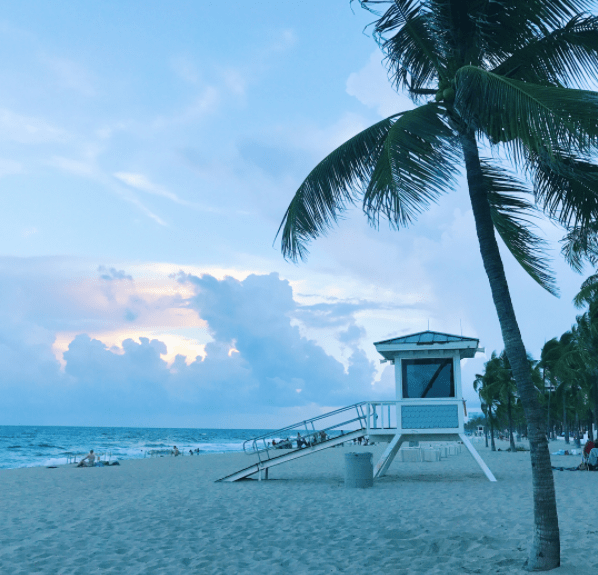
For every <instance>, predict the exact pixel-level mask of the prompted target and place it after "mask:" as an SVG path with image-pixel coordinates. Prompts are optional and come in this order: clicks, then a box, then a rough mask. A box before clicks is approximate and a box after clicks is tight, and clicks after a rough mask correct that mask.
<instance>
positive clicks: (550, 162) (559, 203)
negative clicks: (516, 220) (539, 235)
mask: <svg viewBox="0 0 598 575" xmlns="http://www.w3.org/2000/svg"><path fill="white" fill-rule="evenodd" d="M528 163H529V166H531V168H532V171H533V185H534V195H535V198H536V203H537V204H538V205H539V206H540V207H541V208H542V209H543V210H544V212H545V213H546V214H547V215H548V216H549V217H550V218H552V219H555V220H557V221H558V222H559V223H561V224H562V225H563V226H565V227H566V228H572V227H588V226H591V225H592V224H593V222H594V221H595V220H597V219H598V166H596V165H594V164H592V163H590V162H589V161H587V160H584V159H578V158H575V157H574V156H572V155H570V154H567V153H565V152H562V151H558V152H556V151H554V150H553V153H552V154H549V153H548V152H542V153H539V154H533V153H532V154H530V155H529V157H528Z"/></svg>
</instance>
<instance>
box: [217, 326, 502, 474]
mask: <svg viewBox="0 0 598 575" xmlns="http://www.w3.org/2000/svg"><path fill="white" fill-rule="evenodd" d="M478 344H479V340H477V339H475V338H471V337H463V336H458V335H450V334H446V333H438V332H434V331H424V332H420V333H414V334H411V335H406V336H402V337H396V338H393V339H388V340H384V341H379V342H377V343H375V344H374V345H375V346H376V349H377V350H378V352H379V353H380V354H381V355H382V356H383V357H384V359H383V360H382V361H384V362H386V361H390V362H391V364H393V365H394V366H395V381H396V399H394V400H388V401H362V402H360V403H356V404H354V405H349V406H348V407H343V408H341V409H337V410H335V411H332V412H330V413H325V414H322V415H318V416H317V417H314V418H312V419H309V420H306V421H302V422H299V423H296V424H294V425H290V426H288V427H285V428H283V429H278V430H276V431H272V432H269V433H267V434H264V435H261V436H259V437H256V438H254V439H251V440H248V441H246V442H245V443H244V445H243V449H244V451H245V452H246V453H247V454H248V455H257V458H258V460H257V461H256V462H255V463H253V464H251V465H250V466H249V467H246V468H245V469H241V470H240V471H237V472H236V473H232V474H231V475H228V476H226V477H223V478H222V479H220V480H219V481H238V480H239V479H244V478H246V477H249V476H251V475H254V474H258V477H259V479H260V480H261V479H267V478H268V471H269V469H270V468H271V467H274V466H276V465H280V464H282V463H285V462H287V461H292V460H293V459H296V458H298V457H304V456H306V455H309V454H311V453H315V452H317V451H321V450H323V449H327V448H329V447H334V446H336V445H340V444H343V443H346V442H347V441H350V440H352V439H358V438H361V437H369V439H370V440H373V441H376V442H388V447H387V448H386V450H385V451H384V453H383V455H382V457H381V458H380V460H379V461H378V463H377V464H376V466H375V468H374V477H375V478H377V477H381V476H383V475H384V474H385V473H386V471H387V470H388V468H389V466H390V464H391V463H392V461H393V459H394V458H395V456H396V455H397V453H398V451H399V449H400V447H401V445H402V444H403V443H404V442H405V441H424V442H435V441H442V442H445V441H460V442H463V444H464V445H465V447H466V448H467V449H468V451H469V453H471V455H472V456H473V458H474V459H475V460H476V462H477V463H478V465H479V466H480V467H481V468H482V471H483V472H484V473H485V474H486V477H488V479H489V480H490V481H496V479H495V478H494V475H492V472H491V471H490V469H488V467H487V465H486V464H485V463H484V461H483V460H482V458H481V457H480V456H479V455H478V453H477V451H476V450H475V448H474V447H473V445H472V444H471V443H470V441H469V439H468V438H467V436H466V435H465V432H464V426H463V424H464V415H465V413H464V411H465V402H464V400H463V395H462V392H461V360H462V359H465V358H472V357H474V356H475V354H476V353H477V352H481V351H483V349H480V348H479V347H478ZM295 434H297V438H296V439H295V443H296V448H295V443H294V441H293V438H294V435H295ZM281 437H282V438H285V439H284V440H283V441H281V439H280V438H281ZM289 437H290V438H289Z"/></svg>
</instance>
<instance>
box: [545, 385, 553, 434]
mask: <svg viewBox="0 0 598 575" xmlns="http://www.w3.org/2000/svg"><path fill="white" fill-rule="evenodd" d="M549 385H550V387H549V388H548V408H547V409H546V435H547V436H548V440H549V441H550V439H552V430H551V429H550V398H551V397H552V381H551V382H549Z"/></svg>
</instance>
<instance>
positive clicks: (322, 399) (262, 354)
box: [183, 273, 374, 406]
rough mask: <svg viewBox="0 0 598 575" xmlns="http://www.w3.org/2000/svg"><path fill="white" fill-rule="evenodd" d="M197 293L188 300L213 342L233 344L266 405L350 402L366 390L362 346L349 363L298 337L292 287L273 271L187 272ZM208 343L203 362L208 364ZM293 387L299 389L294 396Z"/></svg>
mask: <svg viewBox="0 0 598 575" xmlns="http://www.w3.org/2000/svg"><path fill="white" fill-rule="evenodd" d="M183 279H184V281H189V282H191V283H192V284H193V285H194V286H195V287H196V290H197V294H196V295H195V296H194V297H193V298H191V299H190V302H189V305H190V306H192V307H193V308H194V309H196V310H197V311H198V313H199V315H200V316H201V317H202V318H203V319H205V320H206V321H207V323H208V326H209V330H210V333H211V334H212V337H213V338H214V340H215V341H214V345H216V346H218V347H219V348H220V349H222V348H226V347H227V346H228V348H229V349H230V347H232V346H233V345H234V348H235V349H236V350H238V352H239V353H238V354H233V355H232V356H231V357H230V358H229V357H228V354H227V361H229V360H231V359H232V358H234V361H235V362H239V363H240V364H242V365H243V366H244V367H245V369H246V370H247V374H248V378H247V384H248V385H249V383H250V382H252V387H255V388H256V393H257V395H258V396H260V397H265V398H267V401H268V402H269V403H270V404H271V405H280V406H290V405H297V404H302V403H305V402H316V403H320V404H322V403H323V404H326V405H331V404H335V405H342V404H344V403H352V402H353V401H357V400H358V399H359V398H363V397H364V394H367V393H368V392H369V391H370V388H371V383H372V379H373V375H374V368H373V365H372V364H371V363H370V362H369V360H367V358H366V357H365V354H364V353H363V352H362V351H359V350H356V351H354V353H353V354H352V356H351V357H350V358H349V367H348V370H347V371H345V369H344V366H343V365H342V364H341V363H340V362H339V361H338V360H336V359H335V358H334V357H332V356H330V355H328V354H326V353H325V352H324V350H323V349H322V348H321V347H320V346H319V345H317V344H316V343H315V342H314V341H312V340H308V339H306V338H305V337H302V336H301V334H300V331H299V328H298V327H297V326H294V325H292V322H291V315H292V314H293V312H294V311H295V310H296V308H297V305H296V303H295V301H294V300H293V295H292V289H291V287H290V285H289V283H288V282H287V281H284V280H281V279H280V278H279V277H278V274H274V273H273V274H270V275H267V276H256V275H250V276H248V277H247V278H246V279H245V280H243V281H238V280H235V279H233V278H225V279H223V280H216V279H215V278H213V277H212V276H201V277H197V276H186V277H184V278H183ZM211 345H212V344H208V345H207V346H206V353H207V356H206V358H205V359H204V361H203V362H202V365H204V364H205V365H207V366H209V365H212V364H213V361H214V360H213V359H212V358H211V354H210V351H211ZM296 389H301V390H302V391H301V394H300V397H297V392H296Z"/></svg>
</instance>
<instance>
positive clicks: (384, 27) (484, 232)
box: [279, 0, 598, 570]
mask: <svg viewBox="0 0 598 575" xmlns="http://www.w3.org/2000/svg"><path fill="white" fill-rule="evenodd" d="M360 4H361V5H362V6H363V7H365V8H366V9H369V10H370V11H372V12H374V13H375V14H376V18H377V19H376V21H375V23H374V28H373V30H374V35H375V38H376V39H377V41H378V42H379V44H380V46H381V47H382V49H383V50H384V52H385V54H386V62H387V64H388V67H389V69H390V72H391V75H392V80H393V82H394V84H395V85H396V87H397V88H401V89H403V88H404V89H407V90H408V92H409V94H410V96H411V97H412V99H413V100H414V101H415V102H416V103H421V105H420V106H419V107H417V108H415V109H414V110H410V111H407V112H400V113H397V114H395V115H393V116H391V117H389V118H386V119H384V120H382V121H380V122H378V123H376V124H374V125H373V126H371V127H370V128H368V129H366V130H364V131H363V132H361V133H359V134H357V135H356V136H354V137H353V138H351V139H350V140H348V141H347V142H346V143H345V144H343V145H341V146H340V147H339V148H338V149H336V150H335V151H333V152H332V153H331V154H330V155H329V156H328V157H326V158H325V159H324V160H323V161H322V162H320V164H318V165H317V166H316V167H315V168H314V170H312V172H311V173H310V174H309V175H308V177H307V178H306V180H305V181H304V182H303V184H302V185H301V186H300V188H299V189H298V190H297V192H296V194H295V196H294V198H293V200H292V201H291V203H290V205H289V207H288V209H287V212H286V214H285V216H284V219H283V221H282V223H281V227H280V229H279V232H281V231H282V246H281V247H282V252H283V254H284V255H285V257H289V258H291V259H293V260H297V259H303V258H304V257H305V256H306V255H307V249H306V245H307V243H308V242H309V241H310V240H311V239H313V238H316V237H317V236H319V235H321V234H323V233H326V232H327V231H328V230H329V229H330V228H331V227H332V226H333V225H334V224H335V223H336V222H337V221H338V219H339V217H340V216H341V215H342V213H343V211H344V210H346V209H347V208H348V207H349V206H350V205H352V204H356V203H361V204H362V207H363V210H364V212H365V213H366V215H367V216H368V218H369V221H370V223H372V224H373V225H375V226H376V225H378V223H379V220H380V217H383V218H386V219H388V221H389V222H390V224H391V226H392V227H394V228H397V229H398V228H402V227H406V226H407V225H408V224H410V223H412V222H413V221H414V220H415V218H416V217H417V215H418V214H419V213H420V212H422V211H423V210H425V209H426V208H427V207H428V206H429V205H430V203H431V202H434V201H436V200H437V199H438V198H439V196H440V195H441V194H443V193H445V192H447V191H449V190H451V189H454V188H455V187H456V183H457V178H456V176H457V174H458V173H459V169H460V166H461V164H462V162H463V163H464V165H465V173H466V177H467V185H468V192H469V198H470V201H471V207H472V211H473V215H474V219H475V225H476V231H477V236H478V240H479V247H480V252H481V255H482V260H483V264H484V268H485V271H486V274H487V276H488V280H489V283H490V288H491V292H492V298H493V301H494V305H495V307H496V311H497V314H498V318H499V322H500V326H501V330H502V336H503V340H504V344H505V350H506V353H507V356H508V358H509V362H510V364H511V368H512V370H513V374H514V377H515V380H516V382H517V388H518V391H519V396H520V399H521V402H522V405H523V408H524V411H525V416H526V419H527V423H528V437H529V441H530V456H531V465H532V481H533V498H534V536H533V542H532V545H531V546H530V553H529V557H528V561H527V563H526V566H527V569H529V570H548V569H552V568H554V567H557V566H558V565H559V563H560V541H559V527H558V516H557V509H556V499H555V491H554V480H553V476H552V469H551V464H550V454H549V452H548V442H547V439H546V434H545V420H544V413H543V410H542V407H541V404H540V402H539V400H538V397H537V391H536V388H535V387H534V385H533V382H532V378H531V372H530V366H529V362H528V358H527V354H526V350H525V346H524V344H523V340H522V338H521V333H520V330H519V327H518V324H517V320H516V317H515V312H514V309H513V305H512V302H511V297H510V293H509V287H508V284H507V280H506V276H505V272H504V267H503V263H502V259H501V255H500V252H499V248H498V243H497V239H496V232H498V234H499V235H500V236H501V238H502V239H503V240H504V241H505V244H506V245H507V247H508V248H509V250H510V251H511V253H512V254H513V255H514V256H515V258H516V259H517V260H518V261H519V262H520V264H521V265H522V266H523V267H524V268H525V269H526V270H527V271H528V272H529V273H530V274H531V276H532V277H534V278H535V279H536V281H538V283H540V284H541V285H542V286H544V287H545V288H547V289H549V290H550V291H553V292H554V284H553V281H552V278H551V276H550V273H549V272H548V270H547V267H546V259H545V258H544V256H543V255H542V253H541V252H538V249H539V248H541V247H542V244H541V242H540V240H539V239H538V238H537V237H536V236H535V235H534V233H533V231H532V229H531V228H530V223H529V219H528V218H529V214H530V213H531V211H532V204H531V203H530V202H528V201H527V200H526V194H527V193H528V192H529V188H528V186H527V185H525V184H524V183H522V182H520V181H519V180H517V179H516V178H515V177H513V176H512V175H511V174H510V173H508V172H506V171H505V170H503V169H502V168H500V167H497V166H492V165H491V163H490V162H489V161H487V160H485V159H483V158H482V157H481V156H480V145H485V144H487V143H488V144H489V145H491V146H493V147H494V148H495V149H497V150H503V151H504V152H505V153H506V155H507V157H508V158H510V159H511V160H512V161H513V162H514V163H515V165H516V166H517V168H518V169H519V170H520V171H521V173H523V174H525V175H526V176H528V177H529V179H530V180H531V182H532V184H533V194H534V198H535V200H536V203H537V205H539V207H540V208H541V209H543V210H545V211H546V212H547V213H548V215H549V216H551V217H553V218H556V219H558V220H559V221H560V222H561V223H563V224H564V225H567V226H572V225H579V226H584V225H585V224H587V222H590V221H592V220H593V219H596V218H595V216H596V214H597V213H598V194H596V193H595V192H594V190H595V188H596V185H595V182H596V179H595V178H596V175H597V174H598V167H596V166H594V165H592V164H591V161H590V158H591V152H592V150H594V149H595V148H596V145H597V143H598V96H597V95H596V94H595V93H593V92H590V91H585V90H578V89H572V88H571V87H570V86H571V85H572V84H576V85H578V86H582V87H583V85H584V82H585V80H587V79H588V78H591V77H594V76H595V72H596V70H597V69H598V17H596V16H592V15H584V14H582V13H581V11H582V10H584V9H586V8H587V7H588V6H590V5H591V3H590V2H588V1H587V0H526V1H525V2H522V1H521V0H501V1H500V2H495V1H492V0H470V1H467V2H465V1H463V0H360ZM378 7H384V8H383V10H382V11H380V12H375V10H376V9H378Z"/></svg>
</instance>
